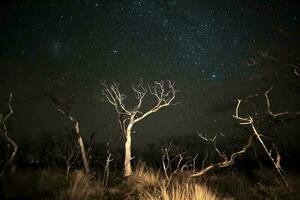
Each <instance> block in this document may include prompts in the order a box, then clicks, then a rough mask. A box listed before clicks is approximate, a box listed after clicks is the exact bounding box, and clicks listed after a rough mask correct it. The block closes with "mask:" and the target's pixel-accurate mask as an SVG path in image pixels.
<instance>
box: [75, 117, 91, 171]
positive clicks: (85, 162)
mask: <svg viewBox="0 0 300 200" xmlns="http://www.w3.org/2000/svg"><path fill="white" fill-rule="evenodd" d="M75 131H76V134H77V137H78V139H77V142H78V144H79V147H80V153H81V157H82V162H83V166H84V171H85V173H87V174H88V173H90V167H89V162H88V159H87V154H86V151H85V147H84V143H83V140H82V137H81V135H80V132H79V123H78V122H77V121H76V122H75Z"/></svg>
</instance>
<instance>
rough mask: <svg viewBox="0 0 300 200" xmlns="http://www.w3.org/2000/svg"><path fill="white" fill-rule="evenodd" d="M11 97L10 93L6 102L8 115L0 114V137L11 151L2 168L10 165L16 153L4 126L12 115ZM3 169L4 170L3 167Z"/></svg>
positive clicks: (16, 147) (16, 146)
mask: <svg viewBox="0 0 300 200" xmlns="http://www.w3.org/2000/svg"><path fill="white" fill-rule="evenodd" d="M12 96H13V95H12V93H10V95H9V100H8V109H9V113H8V114H6V115H3V114H1V113H0V135H1V137H3V138H4V140H5V142H7V143H8V144H9V147H10V148H12V149H13V150H12V152H11V154H10V155H9V157H8V160H7V162H6V163H5V165H4V166H8V165H10V164H11V163H12V161H13V159H14V157H15V156H16V153H17V151H18V145H17V144H16V142H15V141H14V140H13V139H11V138H10V137H9V135H8V134H7V126H6V122H7V120H8V118H9V117H10V116H11V115H12V114H13V113H14V111H13V109H12V106H11V102H12ZM3 169H5V167H4V168H3Z"/></svg>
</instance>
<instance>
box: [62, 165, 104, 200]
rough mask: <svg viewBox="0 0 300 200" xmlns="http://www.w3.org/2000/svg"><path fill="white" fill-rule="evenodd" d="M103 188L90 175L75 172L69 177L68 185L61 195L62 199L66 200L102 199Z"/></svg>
mask: <svg viewBox="0 0 300 200" xmlns="http://www.w3.org/2000/svg"><path fill="white" fill-rule="evenodd" d="M103 198H104V188H103V186H102V185H101V184H100V183H99V182H98V181H96V180H94V179H93V177H92V176H91V175H86V174H84V173H83V172H82V171H79V170H76V171H74V172H73V173H72V174H71V176H70V185H69V187H68V188H67V189H66V190H65V191H64V192H63V193H62V199H66V200H92V199H103Z"/></svg>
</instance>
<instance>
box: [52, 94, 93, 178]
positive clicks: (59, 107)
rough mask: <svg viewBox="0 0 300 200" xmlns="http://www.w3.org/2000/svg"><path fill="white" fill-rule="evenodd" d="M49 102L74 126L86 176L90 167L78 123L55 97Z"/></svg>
mask: <svg viewBox="0 0 300 200" xmlns="http://www.w3.org/2000/svg"><path fill="white" fill-rule="evenodd" d="M50 101H51V102H52V103H53V105H54V106H55V107H56V108H57V111H58V112H60V113H62V114H64V115H65V116H66V117H67V118H68V119H69V120H70V121H71V122H72V123H73V124H74V130H75V136H76V140H77V143H78V145H79V148H80V153H81V158H82V162H83V166H84V170H85V173H87V174H88V173H89V172H90V166H89V161H88V156H87V152H86V150H85V146H84V142H83V139H82V136H81V133H80V129H79V122H78V121H77V120H76V119H75V118H74V117H73V116H72V115H71V114H70V113H69V112H68V111H67V108H66V105H63V104H62V103H61V102H60V101H59V99H58V98H57V97H56V96H55V95H51V96H50Z"/></svg>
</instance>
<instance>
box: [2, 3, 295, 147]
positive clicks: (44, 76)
mask: <svg viewBox="0 0 300 200" xmlns="http://www.w3.org/2000/svg"><path fill="white" fill-rule="evenodd" d="M299 29H300V4H299V3H297V1H238V0H235V1H221V0H220V1H217V0H210V1H205V0H204V1H184V0H166V1H158V0H154V1H150V0H149V1H146V0H130V1H112V0H107V1H96V0H93V1H92V0H86V1H83V0H73V1H50V0H49V1H31V0H26V1H8V2H6V3H5V1H1V9H0V91H1V92H0V108H1V112H2V113H3V112H4V111H7V104H6V102H7V99H8V97H9V93H10V92H13V94H14V99H13V108H14V110H15V114H14V115H13V117H12V120H11V122H10V124H11V126H10V127H11V128H10V135H11V136H12V137H18V138H20V137H40V136H41V135H42V134H45V133H47V132H51V131H61V130H63V129H64V128H70V127H71V124H70V123H69V121H68V120H67V119H65V117H64V116H63V115H62V114H60V113H58V112H57V111H56V110H55V108H54V107H53V106H52V105H51V104H50V103H49V102H48V101H47V100H46V97H45V95H44V94H45V93H51V94H55V95H57V96H59V97H60V98H61V99H67V100H72V102H73V103H72V105H71V108H72V109H71V113H72V114H73V116H74V117H75V118H77V119H78V120H79V121H80V122H81V129H82V133H83V135H85V136H88V135H89V134H90V133H92V132H96V134H97V138H98V140H99V141H105V140H114V138H118V133H119V129H118V123H117V121H116V117H115V112H114V109H113V107H112V106H111V105H109V104H108V103H106V102H104V98H103V96H102V93H101V86H100V82H101V81H107V82H109V81H117V82H120V84H121V89H122V90H123V91H124V93H126V94H128V98H129V100H128V102H129V103H131V102H132V100H131V99H130V94H131V93H130V85H131V84H132V83H137V82H138V81H139V80H140V78H142V79H143V80H144V82H145V83H146V84H147V83H151V82H153V81H155V80H162V79H170V80H174V81H176V86H177V89H178V90H179V93H178V95H177V97H176V99H175V101H177V102H181V103H180V104H178V105H176V106H172V107H168V108H166V109H164V110H162V111H161V112H159V113H155V114H153V115H152V116H151V117H149V118H147V119H145V120H144V121H142V122H140V123H139V124H137V126H136V127H135V131H136V134H135V135H134V137H135V138H136V139H135V141H134V142H136V143H137V144H139V145H142V144H144V143H147V142H153V141H155V140H156V139H157V138H162V137H165V136H170V135H187V134H196V131H204V132H207V133H208V134H215V133H218V134H220V135H224V137H229V135H230V136H232V135H234V134H241V133H240V132H241V130H240V129H238V128H237V127H238V125H237V122H236V121H235V120H233V118H232V117H231V115H232V114H233V112H234V109H235V105H236V101H235V100H236V99H237V98H239V97H240V98H241V97H247V96H249V95H252V96H255V95H263V93H264V91H266V90H267V89H268V88H269V87H270V86H273V87H274V89H273V90H272V102H273V104H274V109H276V110H278V111H282V110H283V111H286V110H300V103H299V94H300V92H299V78H298V79H297V77H296V76H295V74H294V73H293V68H292V67H291V66H292V65H297V64H299V63H300V58H299V46H300V42H299V37H298V36H299V35H300V31H299ZM262 98H263V97H262ZM261 102H262V103H264V102H263V99H262V101H261ZM150 104H151V101H149V102H146V105H145V107H150V106H151V105H150ZM249 111H251V109H249ZM291 127H292V128H289V129H287V130H289V131H290V132H293V133H292V134H291V138H293V137H297V135H298V136H299V135H300V133H299V131H298V132H297V130H296V129H295V126H293V125H291Z"/></svg>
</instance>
